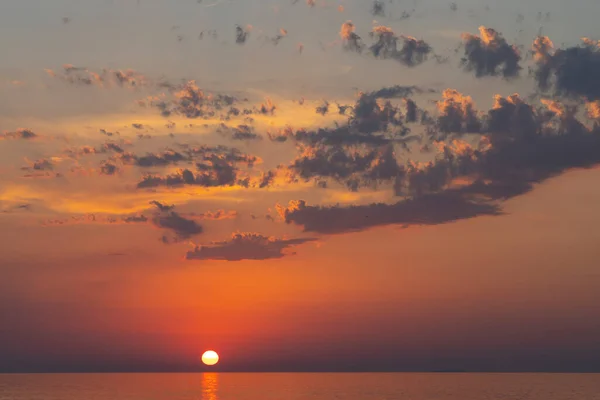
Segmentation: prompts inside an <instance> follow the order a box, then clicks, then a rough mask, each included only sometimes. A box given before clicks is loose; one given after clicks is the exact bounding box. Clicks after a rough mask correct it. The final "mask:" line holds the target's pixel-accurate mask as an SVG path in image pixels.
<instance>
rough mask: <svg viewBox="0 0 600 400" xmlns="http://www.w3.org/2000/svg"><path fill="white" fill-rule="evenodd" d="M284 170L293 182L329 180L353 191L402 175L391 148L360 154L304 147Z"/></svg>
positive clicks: (357, 150)
mask: <svg viewBox="0 0 600 400" xmlns="http://www.w3.org/2000/svg"><path fill="white" fill-rule="evenodd" d="M287 168H288V170H289V171H290V172H291V176H292V178H294V179H302V180H305V181H308V180H321V179H322V178H331V179H333V180H335V181H337V182H340V183H342V184H344V185H345V186H347V187H348V188H349V189H350V190H353V191H356V190H358V188H359V187H364V186H371V187H373V186H376V185H377V184H378V183H380V182H382V181H389V180H390V179H393V178H395V177H396V176H398V175H399V174H402V167H401V166H399V165H398V163H397V161H396V157H395V154H394V148H393V146H391V145H388V146H385V147H382V148H380V149H368V150H362V151H361V150H360V149H346V148H344V147H342V146H320V147H305V148H304V152H303V153H302V154H301V155H300V156H298V157H297V158H296V160H294V161H293V162H292V163H291V164H290V165H289V166H288V167H287Z"/></svg>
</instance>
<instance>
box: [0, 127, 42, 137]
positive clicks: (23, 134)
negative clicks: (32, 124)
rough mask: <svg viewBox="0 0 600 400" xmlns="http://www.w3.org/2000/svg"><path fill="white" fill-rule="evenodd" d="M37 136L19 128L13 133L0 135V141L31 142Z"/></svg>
mask: <svg viewBox="0 0 600 400" xmlns="http://www.w3.org/2000/svg"><path fill="white" fill-rule="evenodd" d="M38 137H39V136H38V135H37V134H36V133H35V132H33V131H32V130H30V129H25V128H19V129H17V130H16V131H14V132H3V133H0V140H32V139H36V138H38Z"/></svg>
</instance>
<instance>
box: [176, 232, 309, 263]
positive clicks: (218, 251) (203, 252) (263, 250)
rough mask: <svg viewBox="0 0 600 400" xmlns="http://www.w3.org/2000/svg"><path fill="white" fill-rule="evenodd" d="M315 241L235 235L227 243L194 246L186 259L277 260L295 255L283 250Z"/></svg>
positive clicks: (250, 234) (258, 235)
mask: <svg viewBox="0 0 600 400" xmlns="http://www.w3.org/2000/svg"><path fill="white" fill-rule="evenodd" d="M315 240H316V239H315V238H298V239H276V238H273V237H266V236H263V235H260V234H258V233H235V234H233V235H232V237H231V239H229V240H227V241H222V242H213V243H211V244H210V245H205V246H196V248H195V249H194V250H193V251H188V252H187V254H186V259H187V260H223V261H242V260H269V259H278V258H283V257H285V256H288V255H293V254H295V253H293V252H289V251H285V250H287V249H289V248H291V247H295V246H298V245H301V244H304V243H308V242H314V241H315Z"/></svg>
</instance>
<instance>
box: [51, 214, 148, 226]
mask: <svg viewBox="0 0 600 400" xmlns="http://www.w3.org/2000/svg"><path fill="white" fill-rule="evenodd" d="M146 222H148V218H147V217H146V216H144V214H134V215H127V216H120V217H115V216H107V215H100V214H84V215H73V216H70V217H69V218H63V219H47V220H45V221H42V226H57V225H60V226H67V225H88V224H105V225H118V224H140V223H146Z"/></svg>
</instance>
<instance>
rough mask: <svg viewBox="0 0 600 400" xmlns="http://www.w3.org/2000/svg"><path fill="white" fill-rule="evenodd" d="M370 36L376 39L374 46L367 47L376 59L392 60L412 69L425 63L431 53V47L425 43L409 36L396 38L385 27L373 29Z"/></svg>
mask: <svg viewBox="0 0 600 400" xmlns="http://www.w3.org/2000/svg"><path fill="white" fill-rule="evenodd" d="M370 35H371V37H373V38H375V39H376V42H375V44H373V45H371V46H370V47H369V50H370V51H371V54H373V56H375V57H376V58H382V59H392V60H396V61H398V62H400V63H402V64H404V65H406V66H409V67H414V66H416V65H419V64H421V63H423V62H424V61H426V60H427V57H428V55H429V54H430V53H431V46H429V44H427V43H426V42H425V41H423V40H418V39H415V38H414V37H411V36H401V37H398V36H396V34H394V31H393V30H392V29H391V28H389V27H387V26H376V27H374V28H373V30H372V31H371V34H370ZM400 40H402V47H401V48H400V49H398V41H400Z"/></svg>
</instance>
